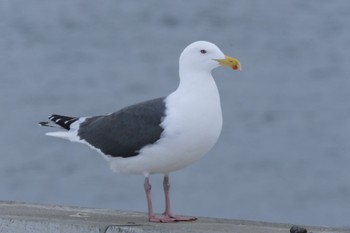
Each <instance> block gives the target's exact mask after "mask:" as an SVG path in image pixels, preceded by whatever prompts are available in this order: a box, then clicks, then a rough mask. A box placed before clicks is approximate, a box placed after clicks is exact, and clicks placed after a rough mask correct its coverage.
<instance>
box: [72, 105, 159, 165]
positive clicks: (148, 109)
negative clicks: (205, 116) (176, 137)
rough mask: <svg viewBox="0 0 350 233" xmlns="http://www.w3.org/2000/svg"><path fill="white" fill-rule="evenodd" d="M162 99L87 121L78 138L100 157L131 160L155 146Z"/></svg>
mask: <svg viewBox="0 0 350 233" xmlns="http://www.w3.org/2000/svg"><path fill="white" fill-rule="evenodd" d="M164 100H165V99H164V98H158V99H153V100H149V101H146V102H143V103H139V104H135V105H132V106H129V107H126V108H123V109H121V110H119V111H117V112H115V113H112V114H110V115H106V116H96V117H90V118H87V119H86V120H85V121H84V122H83V123H81V125H80V127H79V130H78V136H79V137H80V139H83V140H85V141H86V142H88V143H89V144H91V145H92V146H93V147H95V148H98V149H100V150H101V151H102V152H103V153H104V154H106V155H110V156H112V157H124V158H125V157H132V156H136V155H138V152H139V150H140V149H141V148H142V147H144V146H146V145H149V144H152V143H154V142H156V141H157V140H158V139H159V138H160V135H161V133H162V132H163V130H164V129H163V128H162V127H161V126H160V123H161V121H162V118H163V117H164V116H165V102H164Z"/></svg>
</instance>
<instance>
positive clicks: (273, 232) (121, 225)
mask: <svg viewBox="0 0 350 233" xmlns="http://www.w3.org/2000/svg"><path fill="white" fill-rule="evenodd" d="M291 226H292V225H287V224H273V223H263V222H253V221H241V220H228V219H212V218H199V220H197V221H195V222H192V223H171V224H164V223H149V222H148V221H147V217H146V214H144V213H137V212H125V211H118V210H106V209H85V208H77V207H64V206H47V205H33V204H25V203H16V202H3V201H0V233H23V232H26V233H57V232H69V233H75V232H79V233H82V232H84V233H93V232H96V233H117V232H118V233H160V232H165V233H170V232H171V233H180V232H181V233H183V232H201V233H209V232H219V233H224V232H233V233H282V232H283V233H288V232H289V229H290V227H291ZM304 227H305V226H304ZM305 228H306V229H307V230H308V232H313V233H345V232H347V233H349V232H350V229H334V228H322V227H305Z"/></svg>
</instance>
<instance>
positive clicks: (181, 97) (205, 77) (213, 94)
mask: <svg viewBox="0 0 350 233" xmlns="http://www.w3.org/2000/svg"><path fill="white" fill-rule="evenodd" d="M218 66H226V67H230V68H232V69H233V70H240V68H241V65H240V63H239V61H238V60H237V59H235V58H232V57H229V56H225V55H224V54H223V53H222V52H221V50H220V49H219V48H218V47H217V46H216V45H214V44H212V43H210V42H206V41H197V42H194V43H192V44H190V45H188V46H187V47H186V48H185V49H184V51H183V52H182V53H181V56H180V61H179V76H180V84H179V86H178V88H177V89H176V90H175V91H174V92H173V93H171V94H170V95H168V96H166V97H163V98H157V99H153V100H149V101H145V102H142V103H139V104H135V105H132V106H129V107H126V108H123V109H120V110H118V111H116V112H114V113H112V114H108V115H99V116H93V117H68V116H62V115H57V114H53V115H51V116H50V117H49V119H50V121H51V122H40V123H39V124H40V125H42V126H49V127H57V126H58V127H60V128H62V129H65V130H66V131H56V132H50V133H47V135H49V136H55V137H60V138H64V139H68V140H70V141H74V142H80V143H84V144H87V145H89V146H90V147H91V148H93V149H95V150H97V151H98V152H100V153H101V154H102V155H103V157H104V158H105V159H106V160H107V161H108V162H109V163H110V167H111V168H112V169H113V170H114V171H116V172H122V173H128V174H141V175H144V177H145V183H144V189H145V193H146V197H147V204H148V219H149V221H150V222H177V221H194V220H196V218H194V217H180V216H174V215H173V214H172V213H171V209H170V197H169V188H170V185H169V173H170V172H173V171H176V170H179V169H182V168H184V167H186V166H188V165H190V164H192V163H193V162H195V161H197V160H198V159H200V158H202V157H203V156H204V155H205V154H206V153H207V152H208V151H209V150H210V149H211V148H212V147H213V146H214V145H215V143H216V141H217V140H218V137H219V135H220V132H221V128H222V113H221V104H220V96H219V92H218V89H217V87H216V84H215V81H214V79H213V77H212V75H211V71H212V70H213V69H214V68H216V67H218ZM156 173H161V174H164V181H163V187H164V193H165V211H164V213H163V215H162V216H156V215H155V214H154V212H153V208H152V201H151V185H150V181H149V177H150V175H151V174H156Z"/></svg>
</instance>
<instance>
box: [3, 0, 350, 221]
mask: <svg viewBox="0 0 350 233" xmlns="http://www.w3.org/2000/svg"><path fill="white" fill-rule="evenodd" d="M349 28H350V1H347V0H337V1H326V0H317V1H316V0H309V1H305V0H295V1H280V0H265V1H261V0H251V1H247V0H234V1H229V0H218V1H211V0H201V1H185V0H180V1H155V0H153V1H152V0H147V1H128V0H121V1H116V0H104V1H93V0H60V1H44V0H1V1H0V108H1V114H0V122H1V123H0V124H1V131H0V153H1V154H0V156H1V157H0V161H1V162H0V200H14V201H21V202H31V203H48V204H59V205H74V206H84V207H94V208H112V209H123V210H136V211H145V210H146V202H145V197H144V191H143V177H139V176H127V175H120V174H114V173H113V172H112V171H111V170H110V169H109V167H108V164H107V163H106V162H105V161H104V159H102V158H101V156H100V155H99V154H98V153H97V152H95V151H93V150H91V149H90V148H88V147H87V146H85V145H81V144H74V143H70V142H68V141H64V140H60V139H55V138H49V137H46V136H45V135H44V133H45V132H47V129H44V128H40V127H39V126H37V122H38V121H42V120H45V119H46V117H47V116H48V115H49V114H51V113H61V114H67V115H73V116H89V115H95V114H102V113H109V112H111V111H114V110H117V109H119V108H121V107H123V106H127V105H129V104H133V103H136V102H140V101H143V100H146V99H150V98H155V97H159V96H165V95H167V94H168V93H170V92H171V91H173V90H174V89H175V88H176V87H177V84H178V73H177V72H178V57H179V55H180V53H181V51H182V50H183V48H184V47H185V46H187V45H188V44H189V43H191V42H193V41H196V40H208V41H212V42H214V43H216V44H217V45H219V47H220V48H221V49H222V51H224V53H226V54H227V55H231V56H234V57H237V58H239V59H240V61H241V62H242V65H243V71H242V72H233V71H232V70H229V69H223V68H220V69H217V70H215V71H214V72H213V74H214V76H215V77H216V81H217V84H218V87H219V89H220V92H221V98H222V107H223V114H224V128H223V132H222V135H221V137H220V140H219V142H218V143H217V145H216V146H215V147H214V148H213V150H212V151H211V152H210V153H209V154H208V156H206V157H205V158H204V159H203V160H201V161H200V162H198V163H196V164H194V165H192V166H190V167H189V168H187V169H184V170H182V171H180V172H176V173H173V175H172V176H171V182H172V201H173V208H174V212H175V213H181V214H186V215H199V216H210V217H223V218H238V219H252V220H260V221H271V222H286V223H299V224H313V225H328V226H338V227H349V226H350V154H349V152H350V145H349V139H350V105H349V100H350V91H349V90H350V79H349V78H350V55H349V51H350V49H349V46H350V30H349ZM161 179H162V177H161V176H154V177H152V184H153V198H154V203H155V208H156V210H157V211H158V212H161V211H162V210H163V193H162V187H161ZM0 211H1V210H0Z"/></svg>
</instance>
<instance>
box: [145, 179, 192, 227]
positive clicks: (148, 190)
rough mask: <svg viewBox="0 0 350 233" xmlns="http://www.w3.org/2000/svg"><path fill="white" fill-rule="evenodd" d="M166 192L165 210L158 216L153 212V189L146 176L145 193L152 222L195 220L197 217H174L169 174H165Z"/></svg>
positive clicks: (149, 218) (149, 217)
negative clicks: (171, 208) (171, 209)
mask: <svg viewBox="0 0 350 233" xmlns="http://www.w3.org/2000/svg"><path fill="white" fill-rule="evenodd" d="M163 185H164V193H165V212H164V214H163V216H162V217H157V216H156V215H154V213H153V208H152V198H151V189H152V186H151V184H150V183H149V178H148V177H145V184H144V188H145V193H146V198H147V206H148V220H149V221H150V222H159V223H169V222H179V221H194V220H196V219H197V218H189V217H174V216H173V215H172V214H171V211H170V198H169V188H170V185H169V176H167V175H166V176H164V182H163Z"/></svg>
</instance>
